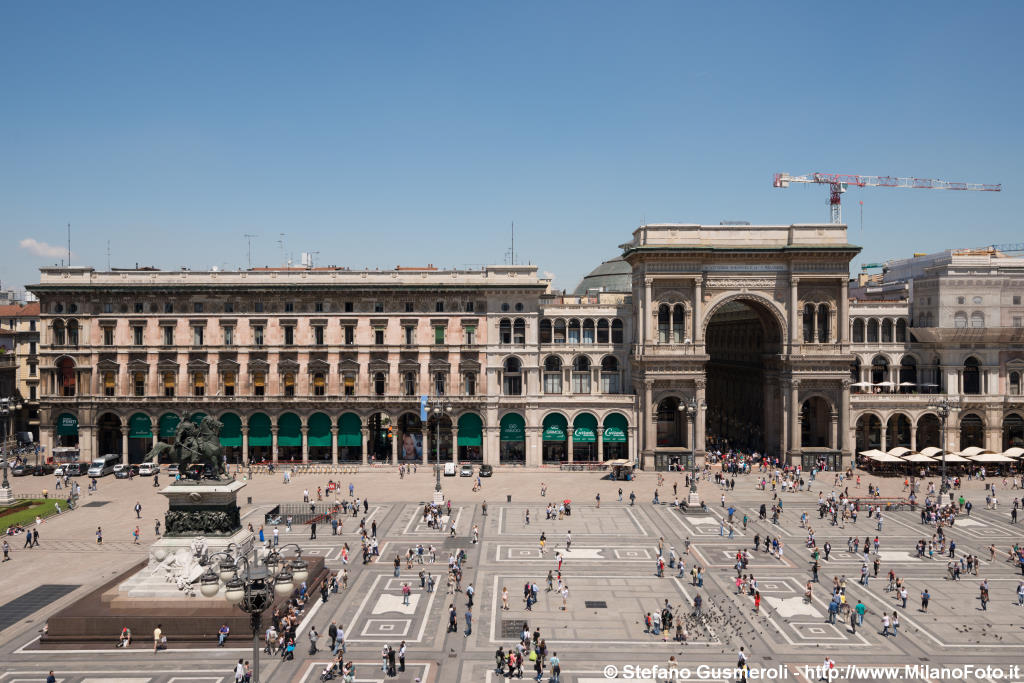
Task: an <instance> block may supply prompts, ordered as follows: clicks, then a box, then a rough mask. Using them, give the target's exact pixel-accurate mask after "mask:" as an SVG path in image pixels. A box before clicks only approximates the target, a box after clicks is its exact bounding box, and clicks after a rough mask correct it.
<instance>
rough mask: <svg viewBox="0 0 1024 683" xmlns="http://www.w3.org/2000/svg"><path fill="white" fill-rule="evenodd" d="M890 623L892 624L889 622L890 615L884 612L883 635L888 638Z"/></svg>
mask: <svg viewBox="0 0 1024 683" xmlns="http://www.w3.org/2000/svg"><path fill="white" fill-rule="evenodd" d="M890 623H891V622H890V621H889V614H888V613H887V612H882V635H883V636H886V637H888V635H889V624H890Z"/></svg>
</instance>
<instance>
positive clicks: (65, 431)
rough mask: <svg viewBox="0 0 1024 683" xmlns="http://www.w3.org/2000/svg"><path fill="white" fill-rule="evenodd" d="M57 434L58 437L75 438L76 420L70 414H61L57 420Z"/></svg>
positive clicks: (76, 433) (76, 432)
mask: <svg viewBox="0 0 1024 683" xmlns="http://www.w3.org/2000/svg"><path fill="white" fill-rule="evenodd" d="M57 434H58V435H59V436H77V435H78V418H77V417H75V416H74V415H72V414H71V413H61V414H60V416H59V417H58V418H57Z"/></svg>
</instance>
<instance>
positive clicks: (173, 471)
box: [167, 462, 178, 477]
mask: <svg viewBox="0 0 1024 683" xmlns="http://www.w3.org/2000/svg"><path fill="white" fill-rule="evenodd" d="M167 476H168V477H176V476H178V463H176V462H172V463H171V464H170V465H168V466H167Z"/></svg>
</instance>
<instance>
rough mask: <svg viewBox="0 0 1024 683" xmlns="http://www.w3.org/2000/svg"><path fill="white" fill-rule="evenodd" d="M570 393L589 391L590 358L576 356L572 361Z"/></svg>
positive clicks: (586, 392) (587, 392)
mask: <svg viewBox="0 0 1024 683" xmlns="http://www.w3.org/2000/svg"><path fill="white" fill-rule="evenodd" d="M572 393H574V394H589V393H590V359H589V358H587V357H586V356H577V357H576V359H575V360H573V362H572Z"/></svg>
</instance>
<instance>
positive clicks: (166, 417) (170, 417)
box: [157, 413, 181, 439]
mask: <svg viewBox="0 0 1024 683" xmlns="http://www.w3.org/2000/svg"><path fill="white" fill-rule="evenodd" d="M179 422H181V418H180V417H178V416H177V415H176V414H174V413H164V414H163V415H161V416H160V427H159V431H158V432H157V434H159V436H160V438H161V439H168V438H173V437H174V434H175V433H176V432H177V431H178V423H179Z"/></svg>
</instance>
